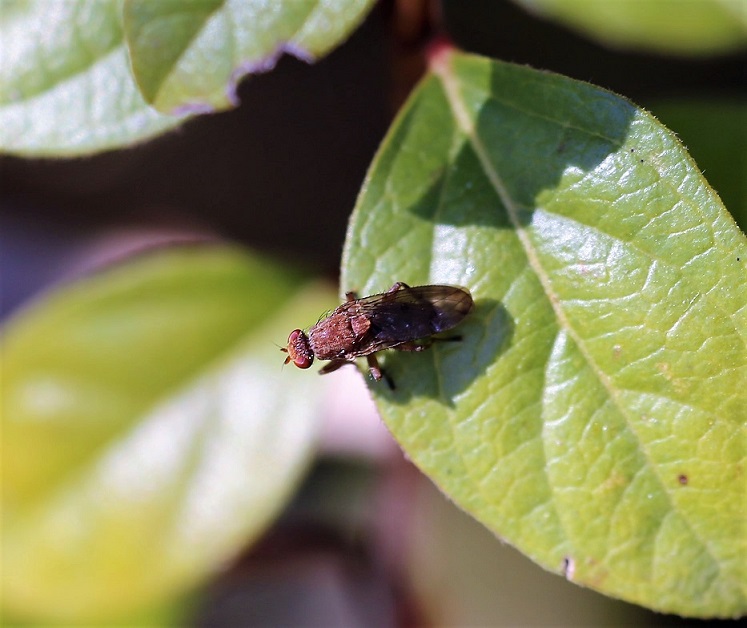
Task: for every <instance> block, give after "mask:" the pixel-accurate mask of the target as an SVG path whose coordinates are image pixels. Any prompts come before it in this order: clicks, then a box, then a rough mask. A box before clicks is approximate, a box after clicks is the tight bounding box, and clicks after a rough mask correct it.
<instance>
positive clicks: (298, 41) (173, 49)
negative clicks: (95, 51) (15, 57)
mask: <svg viewBox="0 0 747 628" xmlns="http://www.w3.org/2000/svg"><path fill="white" fill-rule="evenodd" d="M372 4H373V0H332V1H320V0H279V1H277V2H265V1H264V0H159V2H151V1H150V0H125V4H124V24H125V31H126V34H127V43H128V46H129V48H130V55H131V57H132V67H133V71H134V73H135V77H136V80H137V83H138V85H139V86H140V89H141V91H142V93H143V96H144V97H145V99H146V100H147V101H148V102H149V103H151V104H153V106H154V107H156V109H158V110H159V111H163V112H167V113H171V112H174V111H213V110H216V109H226V108H228V107H232V106H236V104H237V102H236V96H235V91H236V84H237V82H238V81H239V79H241V77H242V76H244V75H245V74H248V73H251V72H261V71H267V70H270V69H272V67H273V66H274V65H275V63H276V61H277V59H278V58H279V57H280V55H281V54H283V53H289V54H292V55H294V56H296V57H299V58H300V59H304V60H306V61H312V60H314V59H317V58H318V57H320V56H322V55H324V54H326V53H327V52H329V51H330V50H331V49H332V48H334V47H335V46H337V45H339V44H340V43H341V42H342V41H343V40H344V39H345V38H346V37H347V36H348V35H349V34H350V32H351V31H352V30H353V29H354V28H355V27H356V26H357V25H358V24H359V22H360V21H361V20H362V19H363V18H364V17H365V16H366V14H367V13H368V11H369V9H370V7H371V6H372Z"/></svg>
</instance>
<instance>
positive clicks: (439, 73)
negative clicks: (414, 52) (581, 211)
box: [431, 53, 721, 571]
mask: <svg viewBox="0 0 747 628" xmlns="http://www.w3.org/2000/svg"><path fill="white" fill-rule="evenodd" d="M431 71H432V72H433V74H434V75H435V76H436V77H437V78H438V79H439V80H440V81H441V84H442V85H443V89H444V94H445V95H446V100H447V101H448V103H449V106H450V107H451V110H452V113H453V115H454V119H455V120H456V123H457V126H458V128H459V129H460V130H461V131H462V132H463V133H464V135H465V137H466V138H467V140H468V141H469V142H470V145H471V146H472V149H473V150H474V151H475V155H476V156H477V158H478V161H479V162H480V165H481V166H482V168H483V171H484V173H485V175H486V176H487V178H488V181H489V182H490V184H491V186H492V187H493V189H494V190H495V192H496V194H497V195H498V198H500V200H501V203H503V205H504V207H505V209H506V213H507V215H508V218H509V220H510V221H511V224H512V226H513V228H514V230H515V232H516V235H517V237H518V239H519V242H520V244H521V246H522V248H523V250H524V253H525V255H526V256H527V261H528V263H529V266H530V267H531V268H532V270H533V271H534V273H535V275H536V276H537V279H538V280H539V282H540V284H541V286H542V289H543V291H544V293H545V295H546V296H547V299H548V301H549V302H550V306H551V307H552V309H553V312H554V313H555V316H556V318H557V322H558V326H559V327H560V328H562V329H563V330H564V331H565V333H567V334H568V335H569V337H570V338H571V339H572V340H573V342H574V343H575V345H576V346H577V347H578V350H579V352H580V353H581V356H582V357H583V359H584V361H585V362H586V363H587V364H588V366H589V368H590V370H591V371H592V372H593V373H594V374H595V375H596V377H597V379H598V380H599V382H600V383H601V384H602V386H603V387H604V389H605V391H607V394H608V395H609V398H610V400H611V401H612V403H613V405H614V407H615V408H616V409H617V411H618V412H619V413H620V415H621V416H622V418H623V419H624V420H625V423H626V424H627V426H628V429H629V430H630V431H631V433H632V434H633V435H634V436H635V439H636V441H637V443H638V450H639V451H640V453H641V455H643V457H644V459H645V460H646V463H647V466H648V468H649V469H650V470H651V471H652V472H653V474H654V476H655V477H656V478H657V481H658V482H659V485H660V487H661V489H662V492H663V493H664V495H666V497H667V501H668V502H669V508H670V511H671V512H673V513H677V514H678V516H679V517H680V518H681V519H682V521H683V522H685V525H686V526H687V528H688V529H689V530H690V533H691V534H692V536H693V538H696V539H698V542H699V543H700V544H701V546H702V547H704V548H705V549H706V551H707V552H708V555H709V556H710V558H711V560H712V561H713V563H714V564H715V566H716V568H717V569H719V571H720V570H721V563H720V561H719V560H718V559H717V558H716V556H717V554H716V553H714V552H713V550H712V548H711V547H710V544H709V543H707V542H706V541H705V540H704V539H703V538H701V537H700V536H699V535H698V534H696V532H695V530H694V529H693V528H692V526H691V525H690V522H689V521H688V520H687V518H686V517H685V516H684V515H683V513H682V512H680V511H679V510H677V509H676V508H675V506H674V502H673V500H672V495H671V491H670V490H669V489H668V487H667V486H666V484H665V483H664V481H663V480H662V478H661V477H660V475H659V472H658V470H657V467H656V465H654V464H653V463H652V461H651V459H650V457H649V454H648V451H647V449H646V447H645V446H644V444H643V441H642V440H641V437H640V436H639V434H638V433H637V431H636V430H635V429H634V428H633V423H632V420H631V417H630V416H629V412H628V411H627V409H626V408H625V406H624V404H622V402H621V400H620V398H619V396H618V394H617V393H616V390H615V388H614V386H613V385H612V382H611V381H610V378H609V377H608V376H607V374H606V373H604V372H603V371H602V369H601V368H600V367H599V366H598V365H597V363H596V361H595V360H594V359H593V357H592V355H591V353H590V352H589V350H588V348H587V347H586V344H585V343H584V341H583V339H582V338H581V337H580V336H579V334H578V333H577V332H576V330H575V329H574V328H573V326H572V325H571V322H570V320H569V319H568V317H567V316H566V314H565V311H564V310H563V308H562V306H561V303H560V298H559V297H558V295H557V294H556V293H555V291H554V290H553V289H552V285H551V283H550V279H549V276H548V274H547V272H546V271H545V269H544V267H543V266H542V263H541V262H540V260H539V257H538V254H537V250H536V249H535V248H534V246H533V245H532V242H531V241H530V239H529V235H528V233H527V231H526V230H525V228H524V227H523V226H522V224H521V220H520V217H519V214H518V204H517V203H516V202H515V201H514V199H513V198H512V197H511V195H510V193H509V192H508V190H507V188H506V186H505V185H504V184H503V181H502V178H501V177H500V175H499V174H498V172H496V170H495V169H494V168H493V164H492V163H491V161H490V159H489V157H488V153H487V150H486V149H485V147H484V146H483V144H482V142H481V141H480V138H479V137H478V136H477V134H476V132H475V127H474V124H473V121H472V118H471V116H470V114H469V111H468V110H467V106H466V104H465V102H464V100H463V99H462V97H461V93H460V81H459V78H458V77H457V75H456V74H455V73H454V72H453V54H451V53H442V54H441V55H439V57H437V58H436V59H434V60H433V61H432V62H431ZM568 540H570V539H568Z"/></svg>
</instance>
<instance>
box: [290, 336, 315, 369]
mask: <svg viewBox="0 0 747 628" xmlns="http://www.w3.org/2000/svg"><path fill="white" fill-rule="evenodd" d="M286 351H288V357H289V358H290V360H291V361H292V362H293V364H295V365H296V366H297V367H298V368H300V369H307V368H309V367H310V366H311V365H312V364H313V362H314V352H313V351H312V350H311V347H310V346H309V338H308V336H307V335H306V334H305V333H303V331H301V330H300V329H294V330H293V331H292V332H291V333H290V336H288V346H287V347H286Z"/></svg>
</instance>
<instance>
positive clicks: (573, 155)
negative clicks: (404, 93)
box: [342, 48, 747, 617]
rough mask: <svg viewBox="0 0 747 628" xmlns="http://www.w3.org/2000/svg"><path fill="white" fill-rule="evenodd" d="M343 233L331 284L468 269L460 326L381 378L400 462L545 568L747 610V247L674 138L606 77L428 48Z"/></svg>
mask: <svg viewBox="0 0 747 628" xmlns="http://www.w3.org/2000/svg"><path fill="white" fill-rule="evenodd" d="M432 70H433V71H432V73H431V74H430V75H428V76H427V77H426V78H425V79H424V80H423V82H422V83H421V85H420V87H419V88H418V89H417V91H416V92H415V93H414V94H413V95H412V97H411V99H410V100H409V103H408V105H407V106H406V107H405V108H404V110H403V111H402V112H401V114H400V116H399V118H398V120H397V122H396V123H395V125H394V127H393V128H392V130H391V131H390V133H389V135H388V137H387V139H386V140H385V142H384V144H383V146H382V148H381V151H380V153H379V155H378V157H377V158H376V160H375V162H374V164H373V166H372V168H371V171H370V173H369V175H368V178H367V181H366V183H365V187H364V192H363V194H362V196H361V198H360V200H359V203H358V205H357V207H356V210H355V212H354V215H353V217H352V220H351V224H350V227H349V232H348V237H347V241H346V246H345V252H344V257H343V271H344V272H343V279H342V290H343V291H345V290H350V289H357V290H359V291H361V292H362V293H364V294H365V293H369V294H370V293H375V292H377V291H380V290H382V289H384V288H386V287H388V285H390V284H391V282H392V281H393V280H400V281H404V282H407V283H410V284H411V285H417V284H426V283H451V284H458V285H463V286H467V287H468V288H469V289H470V290H471V291H472V294H473V296H474V298H475V304H476V308H475V311H474V313H473V314H472V315H471V316H470V318H469V319H468V320H467V321H465V322H464V323H463V324H462V326H461V327H460V329H461V334H462V336H463V341H462V342H461V343H443V344H441V345H437V346H435V347H433V348H432V350H430V351H426V352H422V353H418V354H403V353H391V354H389V355H387V356H386V357H385V361H384V367H385V368H386V369H387V370H388V371H389V374H390V375H391V376H392V377H393V379H394V381H395V383H396V384H397V390H395V391H393V392H390V391H388V390H387V389H386V387H383V386H373V387H372V389H373V390H374V391H375V397H376V400H377V404H378V407H379V409H380V411H381V413H382V416H383V417H384V420H385V421H386V423H387V424H388V426H389V428H390V429H391V431H392V433H393V434H394V435H395V437H396V438H397V440H398V441H399V442H400V443H401V445H402V446H403V447H404V449H405V451H406V452H407V454H408V455H409V457H410V458H411V459H412V460H413V461H414V462H415V463H416V464H417V465H418V466H419V467H420V468H421V469H423V470H424V471H425V472H426V473H427V474H428V475H429V476H430V477H431V478H432V479H433V480H434V481H435V482H436V483H437V484H438V485H439V486H440V487H441V488H442V489H443V490H444V491H445V492H446V493H447V494H448V495H449V496H450V497H451V498H452V499H454V501H455V502H456V503H457V504H459V505H460V506H461V507H462V508H464V509H465V510H466V511H467V512H469V513H471V514H472V515H474V516H475V517H476V518H477V519H478V520H480V521H481V522H483V523H484V524H485V525H487V526H488V527H489V528H490V529H491V530H493V531H494V532H496V533H497V534H499V535H500V536H501V537H503V538H504V539H506V540H507V541H509V542H510V543H512V544H513V545H516V546H517V547H518V548H519V549H521V550H522V551H523V552H524V553H526V554H528V555H529V556H530V557H532V558H533V559H534V560H536V561H537V562H539V563H540V564H542V565H544V566H545V567H546V568H548V569H550V570H553V571H556V572H563V573H565V575H566V577H567V578H569V579H570V580H572V581H574V582H577V583H579V584H582V585H585V586H589V587H592V588H594V589H597V590H599V591H601V592H603V593H606V594H608V595H611V596H614V597H619V598H622V599H625V600H628V601H631V602H635V603H638V604H641V605H644V606H648V607H650V608H653V609H655V610H659V611H665V612H671V613H677V614H681V615H692V616H724V617H727V616H736V615H739V614H743V613H745V612H747V595H746V594H745V580H744V565H745V557H746V556H747V530H745V525H744V522H745V507H746V506H745V504H747V499H746V498H747V486H746V485H745V482H744V476H743V474H742V468H743V465H744V462H745V452H746V449H745V433H744V420H745V410H744V409H745V407H747V386H745V383H747V382H746V376H747V349H746V347H745V341H746V340H747V282H745V276H746V272H747V271H746V269H747V242H746V241H745V237H744V235H743V234H742V233H741V232H740V231H739V230H738V228H737V227H736V225H735V224H734V222H733V220H732V219H731V217H730V216H729V214H728V212H727V211H726V210H725V209H724V207H723V206H722V205H721V203H720V202H719V199H718V198H717V196H716V195H715V194H714V193H713V191H712V190H711V188H710V187H709V186H708V185H707V183H706V182H705V180H704V179H703V177H702V175H701V173H700V172H699V171H698V170H697V168H696V167H695V165H694V163H693V161H692V160H691V159H690V157H689V155H688V154H687V153H686V151H685V150H684V148H683V147H682V145H681V144H680V143H679V142H678V141H677V140H676V138H675V137H674V135H673V134H672V133H671V132H670V131H668V130H667V129H666V128H664V127H663V126H661V125H660V124H659V123H658V122H657V121H656V120H655V119H653V118H652V117H651V116H650V115H649V114H647V113H646V112H645V111H642V110H640V109H638V108H636V107H635V106H633V105H632V104H631V103H629V102H628V101H626V100H624V99H622V98H619V97H617V96H615V95H614V94H611V93H610V92H606V91H604V90H601V89H598V88H595V87H593V86H591V85H588V84H585V83H580V82H576V81H573V80H570V79H567V78H564V77H560V76H557V75H552V74H549V73H543V72H537V71H534V70H531V69H528V68H526V67H521V66H515V65H511V64H506V63H500V62H493V61H490V60H488V59H484V58H479V57H475V56H467V55H461V54H457V53H455V52H452V51H450V50H449V49H447V48H442V49H441V50H440V52H437V53H436V54H434V56H433V59H432Z"/></svg>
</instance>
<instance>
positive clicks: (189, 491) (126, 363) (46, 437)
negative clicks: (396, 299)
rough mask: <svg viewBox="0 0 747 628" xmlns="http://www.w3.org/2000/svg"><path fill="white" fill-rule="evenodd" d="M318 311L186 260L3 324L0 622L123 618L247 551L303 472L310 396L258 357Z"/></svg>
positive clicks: (196, 252)
mask: <svg viewBox="0 0 747 628" xmlns="http://www.w3.org/2000/svg"><path fill="white" fill-rule="evenodd" d="M304 290H306V291H305V292H303V291H304ZM329 302H330V300H329V294H328V293H327V292H326V291H325V290H322V291H321V292H320V291H318V289H311V292H309V288H306V289H305V288H304V283H303V281H302V279H301V278H299V277H298V276H294V275H293V274H291V273H289V272H287V271H285V270H283V269H279V268H277V267H275V266H272V265H270V264H268V263H267V262H265V261H262V260H259V259H257V258H254V257H251V256H249V255H246V254H244V253H240V252H238V251H235V250H232V249H225V248H217V247H216V248H188V249H178V250H173V251H169V252H163V253H158V254H150V255H147V256H144V257H142V258H141V259H138V260H135V261H133V262H131V263H127V264H122V265H121V266H118V267H114V268H112V269H110V270H108V271H105V272H102V273H101V274H99V275H95V276H92V277H90V278H88V279H85V280H82V281H80V282H77V283H74V284H71V285H68V286H66V287H64V288H61V289H60V290H58V291H56V292H55V293H52V294H50V295H49V296H47V297H45V298H43V299H41V300H40V301H38V302H37V303H36V304H34V305H33V306H32V307H31V308H30V309H28V310H27V311H24V312H21V313H20V314H19V315H17V316H16V318H15V319H14V320H13V321H11V322H10V324H9V325H8V327H7V328H6V329H5V331H4V335H3V347H2V349H3V390H2V394H3V396H2V434H3V456H2V481H3V486H2V489H3V490H2V498H3V504H2V506H3V526H2V540H3V552H2V553H3V569H2V594H3V602H4V604H5V606H6V609H7V610H8V611H9V612H11V613H12V614H14V615H19V616H30V617H32V618H34V617H35V618H41V619H49V620H58V621H59V620H66V621H68V622H72V623H74V624H79V623H81V622H88V621H104V620H106V619H111V618H112V617H120V616H122V615H123V614H126V615H130V616H131V615H132V614H133V613H136V612H137V610H138V609H139V608H145V607H147V606H152V605H155V604H158V603H160V601H161V600H166V599H168V598H170V597H172V596H174V595H175V594H178V593H179V592H183V591H184V590H185V589H187V588H189V587H192V586H194V585H196V584H197V583H199V582H200V581H202V580H203V579H205V578H206V577H207V576H208V575H209V574H211V573H212V572H214V571H215V570H216V569H217V568H218V567H220V566H221V565H222V564H223V563H224V562H225V561H226V560H228V559H230V558H231V557H232V556H234V555H235V554H236V553H237V552H238V551H239V550H240V549H241V548H242V547H244V546H245V545H246V544H247V543H248V542H249V541H251V540H252V539H254V538H255V537H256V536H257V535H258V534H259V533H260V532H261V531H262V530H263V529H264V527H265V526H266V525H267V524H268V522H270V521H271V520H272V519H273V518H274V516H275V515H276V514H277V512H278V510H279V509H280V508H281V506H282V505H283V504H284V502H285V501H286V500H287V498H288V497H289V495H290V493H291V491H292V490H293V488H294V487H295V485H296V483H297V480H298V479H299V476H300V474H301V473H302V471H303V470H304V467H305V463H306V461H307V459H308V457H309V454H310V452H311V446H312V442H313V438H314V431H315V430H314V426H315V418H316V412H317V410H316V408H317V400H318V396H319V394H318V393H319V390H320V387H319V386H320V382H319V379H318V378H315V377H309V376H308V374H307V373H301V372H298V371H296V369H290V368H287V369H284V370H282V371H281V364H282V354H281V353H280V352H279V351H278V348H277V346H276V345H275V344H274V343H275V342H276V341H279V342H282V341H283V340H284V339H285V338H286V337H287V334H288V331H289V330H290V329H293V328H294V327H295V326H297V324H298V320H299V319H301V320H303V319H306V318H312V317H314V316H316V315H317V314H318V312H319V311H320V310H322V309H323V308H324V307H327V306H328V305H329Z"/></svg>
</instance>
